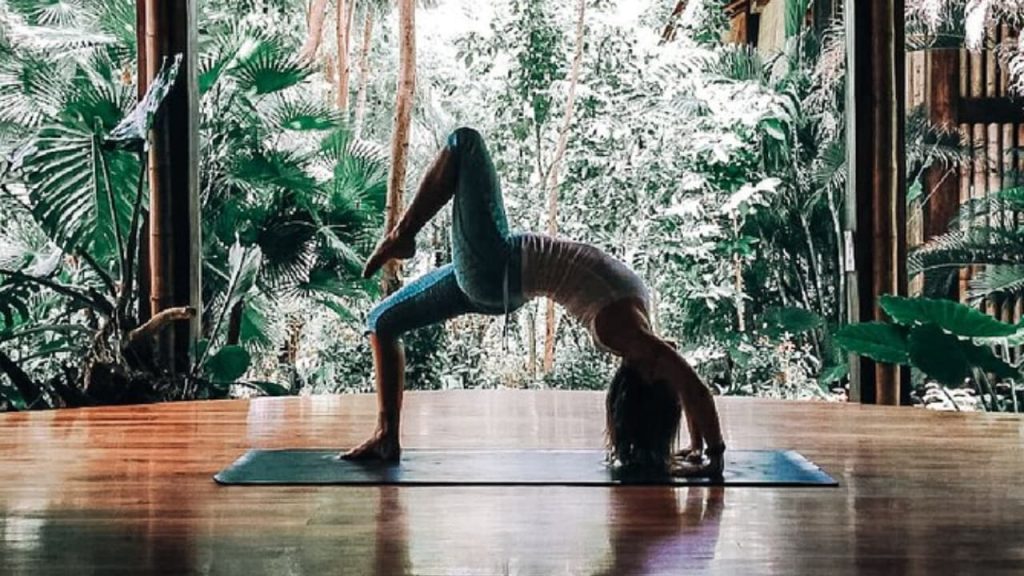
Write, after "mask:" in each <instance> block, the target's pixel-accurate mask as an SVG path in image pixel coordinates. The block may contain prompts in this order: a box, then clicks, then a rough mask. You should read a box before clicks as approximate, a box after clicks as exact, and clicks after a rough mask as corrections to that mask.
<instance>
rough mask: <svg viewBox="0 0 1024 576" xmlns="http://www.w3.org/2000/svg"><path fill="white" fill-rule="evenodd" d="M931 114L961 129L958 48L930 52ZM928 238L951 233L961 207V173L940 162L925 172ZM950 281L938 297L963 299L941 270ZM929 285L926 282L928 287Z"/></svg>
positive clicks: (952, 278) (939, 122)
mask: <svg viewBox="0 0 1024 576" xmlns="http://www.w3.org/2000/svg"><path fill="white" fill-rule="evenodd" d="M928 68H929V74H930V76H931V78H930V81H929V82H928V84H929V86H928V112H929V116H930V119H931V121H932V123H933V124H935V125H936V126H938V127H940V128H942V129H944V130H958V129H959V114H958V113H957V109H958V107H959V102H960V51H959V49H957V48H938V49H935V50H932V51H931V52H929V53H928ZM924 185H925V190H924V194H925V198H926V203H925V206H924V218H923V224H924V238H923V240H924V241H925V242H928V241H929V240H931V239H932V238H935V237H936V236H941V235H942V234H945V233H946V232H947V231H948V230H949V223H950V221H951V220H952V219H953V218H954V217H955V216H956V214H957V211H958V210H959V208H960V170H959V168H958V167H956V166H952V167H950V166H943V165H942V164H941V163H940V162H936V163H935V164H934V165H932V166H931V168H929V169H928V171H927V172H926V173H925V179H924ZM939 274H941V276H942V277H944V278H948V279H949V281H948V285H947V286H945V287H944V289H943V290H942V291H941V292H940V293H938V294H929V295H930V296H933V297H934V296H941V297H944V298H950V299H953V300H959V298H960V290H959V288H960V286H959V282H958V281H957V280H958V278H959V276H958V275H957V274H950V273H949V272H948V271H940V272H939ZM927 284H928V283H927V282H926V285H927Z"/></svg>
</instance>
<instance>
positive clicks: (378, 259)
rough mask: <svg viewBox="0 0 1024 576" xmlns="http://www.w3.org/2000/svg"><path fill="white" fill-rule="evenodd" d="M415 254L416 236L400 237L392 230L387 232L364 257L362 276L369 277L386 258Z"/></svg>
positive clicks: (400, 258) (409, 256) (384, 262)
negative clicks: (366, 256) (368, 255)
mask: <svg viewBox="0 0 1024 576" xmlns="http://www.w3.org/2000/svg"><path fill="white" fill-rule="evenodd" d="M415 255H416V238H402V237H401V236H400V235H398V234H395V233H394V232H392V233H389V234H387V235H385V236H384V238H382V239H381V241H380V243H379V244H377V248H376V249H375V250H374V251H373V254H371V255H370V257H369V258H367V259H366V265H365V266H364V267H363V278H369V277H370V276H373V275H374V274H376V273H377V270H380V268H381V266H383V265H384V264H386V263H387V261H388V260H392V259H399V260H404V259H406V258H412V257H413V256H415Z"/></svg>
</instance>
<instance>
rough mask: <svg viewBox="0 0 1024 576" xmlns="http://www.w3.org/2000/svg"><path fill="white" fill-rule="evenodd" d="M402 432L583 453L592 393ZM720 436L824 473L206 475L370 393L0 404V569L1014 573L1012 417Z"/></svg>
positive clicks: (1021, 430) (800, 414) (339, 423)
mask: <svg viewBox="0 0 1024 576" xmlns="http://www.w3.org/2000/svg"><path fill="white" fill-rule="evenodd" d="M406 402H407V403H406V407H407V418H406V422H405V425H406V428H405V435H404V441H405V446H406V447H407V448H414V447H420V448H423V447H431V448H496V449H497V448H531V449H532V448H537V449H542V448H597V447H600V446H601V441H602V420H603V404H602V403H603V397H602V396H601V395H600V394H596V393H586V392H521V391H500V392H494V391H487V392H438V393H419V394H417V393H411V394H408V395H407V400H406ZM721 406H722V410H723V420H724V424H725V426H726V428H727V433H726V441H727V442H728V444H729V446H730V447H733V448H751V449H753V448H792V449H796V450H799V451H801V452H803V453H804V454H805V455H806V456H808V457H809V458H811V459H812V460H814V461H815V462H817V463H818V464H820V465H821V466H822V467H823V468H825V470H826V471H828V472H829V473H831V474H832V475H833V476H834V477H836V478H837V479H838V480H839V481H840V483H841V486H840V487H839V488H832V489H830V488H778V489H772V488H726V489H720V488H718V489H712V488H689V489H670V488H637V487H625V488H609V489H605V488H600V489H597V488H479V487H476V488H452V489H450V488H424V487H418V488H416V487H414V488H402V489H399V488H394V487H382V488H376V487H369V488H343V487H291V488H289V487H220V486H217V485H216V484H214V483H213V481H212V480H211V475H212V474H213V473H214V472H216V471H217V470H218V469H220V468H221V467H223V466H224V465H226V464H228V463H230V462H231V461H233V460H234V459H235V458H237V457H238V456H239V455H240V454H241V453H242V452H243V451H244V450H245V449H247V448H250V447H303V446H305V447H334V446H337V447H339V448H340V447H344V446H348V445H351V444H352V443H354V442H356V441H357V440H360V439H361V437H362V436H363V434H365V433H367V432H368V431H369V430H370V429H371V427H372V423H373V415H374V413H375V406H374V402H373V398H372V397H371V396H342V397H317V398H302V399H299V398H287V399H260V400H255V401H252V402H248V401H227V402H206V403H181V404H167V405H160V406H143V407H127V408H113V409H89V410H67V411H53V412H41V413H32V414H7V415H0V573H2V574H4V575H9V574H10V575H21V574H26V575H27V574H32V575H35V574H97V575H99V574H103V575H106V574H148V573H160V574H192V573H201V574H207V573H209V574H241V575H245V576H253V575H256V574H275V575H277V574H280V575H286V574H288V575H291V574H295V575H301V574H460V575H461V574H464V575H478V574H479V575H486V574H499V575H515V574H538V575H548V574H684V573H686V574H694V573H698V574H699V573H714V574H822V575H825V574H829V575H831V574H857V573H862V574H873V573H886V574H887V573H892V574H929V575H930V574H956V573H976V574H997V573H1006V574H1011V573H1014V574H1022V573H1024V423H1022V420H1021V419H1018V418H1014V417H1010V416H1002V417H998V416H987V415H980V414H972V415H967V414H938V413H933V412H926V411H922V410H911V409H898V408H877V407H861V406H856V405H850V406H846V405H826V404H805V403H782V402H770V401H758V400H745V399H725V400H722V401H721Z"/></svg>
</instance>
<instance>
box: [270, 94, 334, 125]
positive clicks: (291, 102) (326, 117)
mask: <svg viewBox="0 0 1024 576" xmlns="http://www.w3.org/2000/svg"><path fill="white" fill-rule="evenodd" d="M340 122H341V116H340V115H339V114H338V112H337V111H336V110H335V109H334V108H333V107H331V106H330V105H329V104H327V103H326V102H323V101H321V100H318V99H313V98H309V97H296V98H280V99H278V100H277V101H276V102H274V104H273V105H272V106H271V108H270V111H269V112H268V113H267V124H268V128H270V129H271V130H294V131H299V132H305V131H318V130H331V129H334V128H337V127H338V124H339V123H340Z"/></svg>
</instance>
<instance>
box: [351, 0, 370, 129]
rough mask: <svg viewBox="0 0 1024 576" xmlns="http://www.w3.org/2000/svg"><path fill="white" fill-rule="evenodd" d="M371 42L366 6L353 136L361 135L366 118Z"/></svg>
mask: <svg viewBox="0 0 1024 576" xmlns="http://www.w3.org/2000/svg"><path fill="white" fill-rule="evenodd" d="M372 42H373V7H372V6H367V7H366V16H365V17H364V20H363V42H362V46H361V47H360V49H359V90H358V91H357V92H356V117H355V121H354V124H355V137H356V139H357V140H358V139H359V138H361V137H362V135H363V122H364V121H365V120H366V87H367V85H368V84H369V80H370V46H372Z"/></svg>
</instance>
